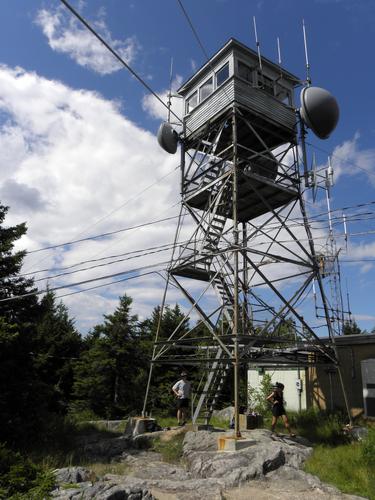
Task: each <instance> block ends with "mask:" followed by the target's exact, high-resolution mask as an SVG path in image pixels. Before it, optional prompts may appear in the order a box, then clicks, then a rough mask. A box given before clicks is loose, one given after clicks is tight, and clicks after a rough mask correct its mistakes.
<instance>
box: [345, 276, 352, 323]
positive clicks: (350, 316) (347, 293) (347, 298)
mask: <svg viewBox="0 0 375 500" xmlns="http://www.w3.org/2000/svg"><path fill="white" fill-rule="evenodd" d="M346 300H347V303H348V314H349V323H350V324H352V321H353V320H352V311H351V310H350V302H349V289H348V279H346Z"/></svg>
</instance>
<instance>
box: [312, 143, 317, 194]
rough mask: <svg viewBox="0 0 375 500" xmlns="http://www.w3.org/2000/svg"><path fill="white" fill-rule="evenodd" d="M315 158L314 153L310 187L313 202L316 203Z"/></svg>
mask: <svg viewBox="0 0 375 500" xmlns="http://www.w3.org/2000/svg"><path fill="white" fill-rule="evenodd" d="M316 177H317V176H316V157H315V152H314V153H313V155H312V171H311V184H310V185H311V187H312V193H313V201H314V202H315V201H316V193H317V181H316V180H317V179H316Z"/></svg>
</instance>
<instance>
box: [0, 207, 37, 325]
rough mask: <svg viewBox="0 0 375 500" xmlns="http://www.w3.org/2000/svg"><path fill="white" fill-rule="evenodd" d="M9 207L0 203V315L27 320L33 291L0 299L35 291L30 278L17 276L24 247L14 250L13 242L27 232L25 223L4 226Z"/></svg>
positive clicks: (16, 321) (18, 321) (33, 309)
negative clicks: (6, 300)
mask: <svg viewBox="0 0 375 500" xmlns="http://www.w3.org/2000/svg"><path fill="white" fill-rule="evenodd" d="M8 209H9V207H5V206H4V205H1V204H0V317H2V318H4V319H5V321H7V322H8V323H9V324H17V325H19V326H20V325H26V324H30V323H31V322H32V321H33V320H34V319H35V317H36V314H37V312H38V308H37V306H38V301H37V299H36V297H35V296H34V295H31V296H27V297H24V298H22V299H17V300H16V301H9V302H1V301H2V300H4V299H8V298H11V297H18V296H22V295H25V294H28V293H32V292H34V291H35V288H34V287H33V285H34V283H33V280H32V279H25V278H23V277H22V276H20V272H21V268H22V264H23V259H24V257H25V254H26V252H25V251H18V252H14V244H15V242H16V241H17V240H18V239H20V238H21V237H22V236H23V235H24V234H26V232H27V228H26V224H25V223H22V224H17V225H16V226H10V227H5V226H4V225H3V224H4V221H5V217H6V214H7V212H8Z"/></svg>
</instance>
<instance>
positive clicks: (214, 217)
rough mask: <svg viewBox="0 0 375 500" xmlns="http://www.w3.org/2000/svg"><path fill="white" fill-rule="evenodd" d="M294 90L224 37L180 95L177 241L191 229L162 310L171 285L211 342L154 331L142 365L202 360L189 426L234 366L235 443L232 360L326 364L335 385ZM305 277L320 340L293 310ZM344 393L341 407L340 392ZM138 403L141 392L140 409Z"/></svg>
mask: <svg viewBox="0 0 375 500" xmlns="http://www.w3.org/2000/svg"><path fill="white" fill-rule="evenodd" d="M299 85H301V82H300V80H299V79H298V78H297V77H295V76H294V75H292V74H291V73H289V72H287V71H285V70H284V69H282V68H280V66H278V65H275V64H274V63H272V62H271V61H268V60H267V59H265V58H262V60H261V65H260V64H259V60H258V56H257V54H256V53H255V52H254V51H252V50H251V49H249V48H247V47H246V46H244V45H242V44H241V43H239V42H237V41H236V40H234V39H231V40H229V42H228V43H227V44H226V45H225V46H224V47H223V48H222V49H220V50H219V51H218V52H217V53H216V54H215V55H214V56H213V57H212V58H211V59H210V61H208V62H207V63H206V64H205V65H204V66H203V67H202V68H201V69H200V70H198V71H197V73H196V74H195V75H193V77H192V78H190V80H188V81H187V82H186V83H185V84H184V85H183V86H182V87H181V88H180V89H179V91H178V92H179V94H180V95H181V96H182V97H183V98H184V105H185V116H184V120H183V130H182V132H181V133H180V134H179V142H180V144H181V164H180V165H181V198H182V207H183V211H184V213H185V216H184V217H181V219H180V224H179V226H178V228H177V232H176V241H177V239H178V235H179V234H180V233H181V231H182V232H183V231H184V227H185V226H184V224H185V225H186V221H189V224H190V225H191V224H193V229H192V232H191V234H190V235H189V237H188V242H187V243H184V245H183V246H182V247H180V246H179V247H176V248H178V249H179V250H178V254H176V255H174V257H173V259H172V261H171V264H170V266H169V269H168V272H167V279H166V289H165V293H164V298H163V302H162V307H161V314H162V313H163V307H164V304H165V302H166V300H167V294H168V289H169V287H171V286H173V287H175V288H177V289H178V290H179V291H180V292H181V297H182V298H183V301H184V305H185V307H186V304H188V305H189V307H190V309H189V310H188V312H187V317H190V316H192V315H193V316H194V317H195V318H196V317H198V318H199V320H200V322H201V323H203V324H204V325H205V327H206V328H207V330H208V332H209V335H208V336H205V337H198V338H197V336H196V335H195V334H194V330H195V328H194V327H192V328H191V330H190V332H188V333H186V331H184V332H182V330H181V331H180V330H179V328H177V329H176V330H175V331H174V332H173V333H172V335H171V336H170V338H169V339H167V340H165V339H163V340H161V339H159V338H158V335H157V337H156V340H155V344H154V351H153V357H152V365H151V366H153V365H155V364H159V363H160V364H172V365H177V366H188V365H195V364H197V363H204V365H205V366H206V367H207V371H206V375H207V376H206V379H205V382H204V385H203V387H202V390H201V391H200V396H199V401H198V402H197V404H196V407H195V411H194V417H193V421H196V419H197V418H198V416H199V415H200V414H201V413H202V412H203V411H204V412H205V416H206V419H207V420H208V419H209V417H210V415H211V412H212V410H213V408H214V405H215V403H216V401H217V398H218V395H219V393H220V389H221V387H222V385H223V382H224V380H225V378H226V376H227V374H228V373H229V371H230V370H231V369H232V367H233V369H234V394H235V408H236V412H235V413H236V416H235V433H236V435H237V436H238V435H239V423H238V405H239V401H238V386H239V381H238V373H239V366H240V365H241V364H245V363H252V364H255V365H256V364H258V365H259V364H260V365H262V366H266V365H267V363H273V364H275V363H277V364H278V365H284V366H297V365H298V366H309V365H313V364H317V363H328V364H333V365H335V366H336V367H337V368H338V372H339V375H340V380H341V381H342V378H341V372H340V364H339V359H338V355H337V350H336V346H335V332H334V330H333V328H332V324H331V318H330V314H329V306H328V303H327V300H326V294H325V283H324V269H323V268H324V262H322V259H323V258H322V256H321V254H320V253H318V252H316V250H315V245H314V239H313V235H312V231H311V228H310V224H309V220H308V217H307V214H306V209H305V201H304V193H303V190H304V188H305V186H306V181H307V179H308V172H307V170H308V168H307V160H306V149H305V142H304V138H305V134H306V132H305V127H304V122H303V121H302V120H301V117H300V113H299V111H298V110H296V108H295V105H294V97H293V94H294V90H295V88H296V87H297V86H299ZM313 112H314V109H313ZM312 115H313V113H312ZM313 118H314V117H313V116H312V117H310V119H311V120H312V119H313ZM305 121H306V120H305ZM175 137H177V135H176V133H175V132H174V131H172V129H171V128H170V126H169V124H167V127H164V131H162V133H161V135H160V136H159V142H161V144H162V145H163V147H165V148H166V149H167V150H169V152H173V150H174V140H175V139H174V138H175ZM176 140H177V139H176ZM171 145H172V146H171ZM297 219H298V222H296V220H297ZM176 253H177V252H176ZM313 281H314V282H315V283H316V284H317V289H318V293H319V294H320V300H321V303H322V309H323V316H324V320H325V325H326V329H327V332H328V335H329V339H330V341H329V342H328V343H327V342H323V341H322V340H321V338H320V337H319V336H318V335H317V334H316V332H315V330H314V329H313V328H312V327H311V326H310V319H305V318H304V317H303V316H302V314H301V312H300V310H299V307H298V306H299V303H300V301H301V300H304V298H305V296H306V294H307V293H308V291H309V289H310V287H311V285H312V282H313ZM286 318H293V319H294V320H295V322H296V324H298V325H301V329H300V330H298V338H297V337H296V338H295V339H292V340H291V339H290V336H289V337H288V338H285V337H284V336H283V335H282V333H281V332H282V326H283V324H284V323H285V320H286ZM296 328H297V327H296ZM150 380H151V371H150V379H149V382H150ZM342 388H343V385H342ZM343 389H344V388H343ZM344 397H345V402H346V406H347V410H348V411H349V407H348V402H347V399H346V395H345V391H344ZM146 402H147V394H146V400H145V407H144V410H145V408H146Z"/></svg>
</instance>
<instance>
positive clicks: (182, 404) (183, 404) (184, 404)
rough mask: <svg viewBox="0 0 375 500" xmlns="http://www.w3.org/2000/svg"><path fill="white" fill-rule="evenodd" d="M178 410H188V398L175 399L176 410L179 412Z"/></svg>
mask: <svg viewBox="0 0 375 500" xmlns="http://www.w3.org/2000/svg"><path fill="white" fill-rule="evenodd" d="M180 408H189V400H188V398H180V399H177V409H178V410H179V409H180Z"/></svg>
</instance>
